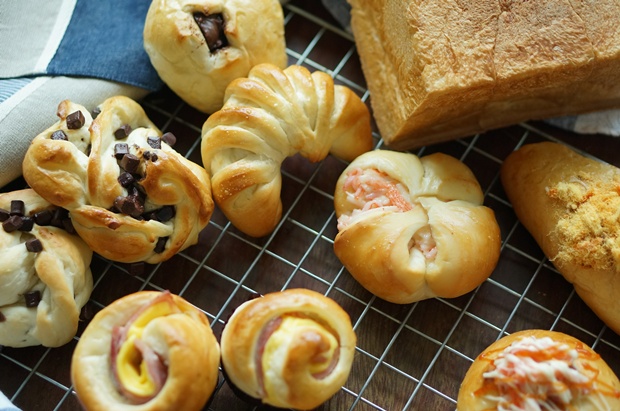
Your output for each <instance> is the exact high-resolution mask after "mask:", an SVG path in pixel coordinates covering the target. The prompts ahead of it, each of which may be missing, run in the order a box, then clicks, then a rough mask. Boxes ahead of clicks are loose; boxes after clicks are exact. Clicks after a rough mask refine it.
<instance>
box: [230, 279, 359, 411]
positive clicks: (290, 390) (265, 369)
mask: <svg viewBox="0 0 620 411" xmlns="http://www.w3.org/2000/svg"><path fill="white" fill-rule="evenodd" d="M355 344H356V337H355V333H354V331H353V328H352V326H351V320H350V319H349V316H348V315H347V313H346V312H345V311H344V310H343V309H342V308H341V307H340V306H339V305H338V304H337V303H336V302H334V301H333V300H332V299H330V298H328V297H325V296H324V295H323V294H319V293H317V292H315V291H310V290H305V289H291V290H285V291H280V292H274V293H270V294H266V295H265V296H263V297H257V298H255V299H252V300H250V301H247V302H245V303H244V304H242V305H240V306H239V307H238V308H237V309H236V310H235V311H234V313H233V315H232V316H231V317H230V319H229V320H228V322H227V324H226V326H225V327H224V330H223V332H222V339H221V348H222V365H223V367H224V370H225V372H226V375H227V378H228V380H229V381H230V382H231V383H232V384H234V386H235V387H236V388H238V389H240V390H241V391H242V392H244V393H245V394H247V395H249V396H250V397H253V398H256V399H260V400H261V401H262V402H263V403H265V404H269V405H272V406H276V407H286V408H295V409H304V410H305V409H311V408H315V407H317V406H318V405H320V404H321V403H323V402H325V401H326V400H328V399H329V398H330V397H331V396H332V395H334V394H335V393H336V392H337V391H338V390H339V389H340V388H341V387H342V385H343V384H344V383H345V382H346V380H347V378H348V376H349V372H350V370H351V365H352V362H353V355H354V353H355Z"/></svg>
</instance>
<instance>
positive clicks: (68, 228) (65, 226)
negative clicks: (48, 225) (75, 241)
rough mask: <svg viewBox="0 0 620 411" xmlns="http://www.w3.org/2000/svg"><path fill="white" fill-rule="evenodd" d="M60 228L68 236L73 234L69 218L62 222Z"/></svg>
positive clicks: (73, 228) (73, 229)
mask: <svg viewBox="0 0 620 411" xmlns="http://www.w3.org/2000/svg"><path fill="white" fill-rule="evenodd" d="M62 228H63V229H64V230H65V231H66V232H68V233H69V234H75V227H73V221H71V219H70V218H65V219H64V220H62Z"/></svg>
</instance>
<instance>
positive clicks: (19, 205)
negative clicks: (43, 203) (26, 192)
mask: <svg viewBox="0 0 620 411" xmlns="http://www.w3.org/2000/svg"><path fill="white" fill-rule="evenodd" d="M24 214H26V206H25V205H24V202H23V201H22V200H12V201H11V215H20V216H21V215H24Z"/></svg>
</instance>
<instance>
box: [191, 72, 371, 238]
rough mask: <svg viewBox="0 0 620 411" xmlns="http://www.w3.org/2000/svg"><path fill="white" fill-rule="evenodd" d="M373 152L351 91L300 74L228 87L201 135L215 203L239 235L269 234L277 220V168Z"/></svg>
mask: <svg viewBox="0 0 620 411" xmlns="http://www.w3.org/2000/svg"><path fill="white" fill-rule="evenodd" d="M371 148H372V135H371V129H370V113H369V111H368V108H367V107H366V105H365V104H364V103H363V102H362V100H361V99H360V98H359V97H358V96H357V95H356V94H355V93H354V92H353V91H351V90H350V89H349V88H347V87H345V86H340V85H334V81H333V79H332V78H331V77H330V76H329V75H328V74H326V73H323V72H321V71H315V72H314V73H312V74H311V73H310V72H309V71H308V70H307V69H306V68H304V67H302V66H289V67H288V68H286V69H285V70H280V69H279V68H277V67H275V66H273V65H269V64H261V65H258V66H255V67H254V68H253V69H252V71H251V72H250V74H249V75H248V77H247V78H241V79H237V80H235V81H233V82H232V83H231V85H230V86H229V87H228V89H227V90H226V98H225V104H224V107H223V108H222V109H221V110H220V111H218V112H216V113H214V114H212V115H211V116H210V117H209V118H208V119H207V121H206V122H205V124H204V125H203V128H202V160H203V164H204V166H205V168H206V170H207V172H208V173H209V175H210V176H211V184H212V189H213V197H214V198H215V202H216V203H217V204H218V206H219V208H220V209H221V210H222V211H223V212H224V214H225V215H226V217H228V219H229V220H230V221H231V222H232V224H233V225H234V226H235V227H237V228H238V229H239V230H241V231H243V232H244V233H246V234H248V235H250V236H254V237H260V236H264V235H266V234H269V233H270V232H271V231H273V229H274V228H275V227H276V225H277V224H278V222H279V221H280V218H281V216H282V202H281V200H280V192H281V186H282V175H281V173H280V167H281V165H282V161H284V159H285V158H287V157H289V156H293V155H295V154H301V155H302V156H303V157H305V158H307V159H308V160H310V161H313V162H317V161H320V160H322V159H324V158H325V157H326V156H327V155H328V153H331V154H333V155H335V156H337V157H340V158H342V159H344V160H347V161H351V160H352V159H354V158H355V157H357V156H358V155H360V154H362V153H364V152H366V151H368V150H370V149H371Z"/></svg>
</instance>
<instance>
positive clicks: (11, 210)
mask: <svg viewBox="0 0 620 411" xmlns="http://www.w3.org/2000/svg"><path fill="white" fill-rule="evenodd" d="M0 221H2V227H1V228H0V262H1V263H0V264H1V268H0V345H5V346H9V347H25V346H32V345H39V344H41V345H44V346H47V347H57V346H60V345H63V344H65V343H67V342H69V341H70V340H71V339H72V338H73V337H74V336H75V333H76V332H77V328H78V321H79V316H80V310H81V309H82V307H83V306H84V304H86V302H87V301H88V298H89V297H90V293H91V291H92V289H93V278H92V274H91V270H90V261H91V258H92V254H93V253H92V251H91V250H90V248H88V246H87V245H86V244H85V243H84V242H83V241H82V240H81V239H80V238H79V237H78V236H77V235H75V233H73V234H72V232H73V230H72V227H71V222H70V220H69V219H68V215H67V212H66V210H63V209H60V208H58V207H54V206H53V205H51V204H50V203H48V202H47V201H45V200H44V199H42V198H41V197H40V196H39V195H37V193H35V192H34V191H33V190H31V189H25V190H18V191H12V192H10V193H4V194H0Z"/></svg>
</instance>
